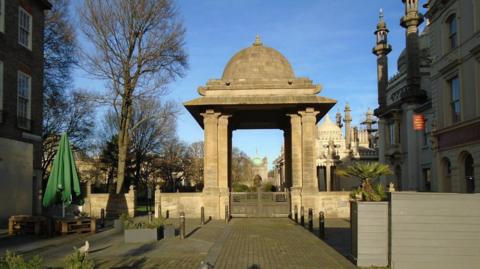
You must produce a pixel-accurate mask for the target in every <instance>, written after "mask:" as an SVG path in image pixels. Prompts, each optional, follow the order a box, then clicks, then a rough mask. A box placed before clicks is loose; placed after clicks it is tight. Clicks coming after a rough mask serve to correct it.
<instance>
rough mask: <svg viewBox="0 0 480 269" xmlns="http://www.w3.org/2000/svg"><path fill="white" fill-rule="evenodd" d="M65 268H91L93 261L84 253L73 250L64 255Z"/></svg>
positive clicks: (93, 266)
mask: <svg viewBox="0 0 480 269" xmlns="http://www.w3.org/2000/svg"><path fill="white" fill-rule="evenodd" d="M64 263H65V269H93V268H95V263H94V262H93V261H92V260H90V259H89V258H88V257H87V255H86V254H84V253H81V252H80V251H78V250H75V252H73V253H72V254H70V255H68V256H67V257H65V260H64Z"/></svg>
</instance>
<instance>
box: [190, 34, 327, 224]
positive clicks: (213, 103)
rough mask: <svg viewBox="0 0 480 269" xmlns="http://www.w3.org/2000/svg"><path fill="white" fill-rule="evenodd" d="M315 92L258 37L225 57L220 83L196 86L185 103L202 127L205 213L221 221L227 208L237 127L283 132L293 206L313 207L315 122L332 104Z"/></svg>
mask: <svg viewBox="0 0 480 269" xmlns="http://www.w3.org/2000/svg"><path fill="white" fill-rule="evenodd" d="M320 91H321V86H320V85H315V84H313V83H312V81H311V80H310V79H308V78H297V77H295V75H294V72H293V69H292V67H291V66H290V64H289V62H288V60H287V59H286V58H285V57H284V56H283V55H282V54H280V53H279V52H278V51H276V50H275V49H272V48H269V47H266V46H263V44H262V42H261V41H260V39H259V38H258V37H257V39H256V40H255V42H254V43H253V45H252V46H251V47H248V48H246V49H243V50H241V51H240V52H238V53H237V54H235V55H234V56H233V57H232V58H231V59H230V61H229V62H228V64H227V66H226V67H225V70H224V72H223V76H222V78H221V79H213V80H209V81H208V82H207V83H206V85H205V86H202V87H199V88H198V92H199V94H200V95H201V97H199V98H197V99H194V100H191V101H188V102H186V103H185V104H184V105H185V107H186V108H187V109H188V111H189V112H190V113H191V115H192V116H193V117H194V118H195V120H196V121H197V122H198V124H199V125H200V126H201V127H202V128H203V129H204V147H205V149H204V154H205V159H204V190H203V204H204V206H205V210H206V212H207V213H208V214H209V215H211V216H213V217H214V218H222V217H223V214H222V213H223V210H224V208H225V206H226V205H227V206H228V205H229V195H228V194H229V188H230V171H231V169H230V163H231V150H232V131H233V130H237V129H280V130H283V132H284V139H285V142H284V145H285V149H284V153H285V156H286V158H285V162H286V165H285V170H286V173H285V174H286V176H285V177H286V178H285V182H286V187H287V188H288V189H289V190H290V191H291V199H292V203H294V204H296V205H298V206H299V207H300V206H305V207H313V208H315V204H314V203H315V202H314V200H315V199H314V198H312V197H313V196H314V195H315V194H316V193H318V181H317V177H316V158H315V156H316V153H317V152H316V144H315V137H316V123H317V122H318V121H319V120H320V119H321V118H322V117H323V116H324V115H325V114H326V113H327V111H328V110H330V108H332V107H333V106H334V105H335V103H336V101H335V100H333V99H330V98H325V97H321V96H318V95H317V94H318V93H319V92H320ZM309 195H311V196H312V197H310V198H309Z"/></svg>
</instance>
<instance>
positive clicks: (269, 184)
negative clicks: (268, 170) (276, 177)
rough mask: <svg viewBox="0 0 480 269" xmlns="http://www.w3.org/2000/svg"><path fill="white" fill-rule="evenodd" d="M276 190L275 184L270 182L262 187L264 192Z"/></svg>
mask: <svg viewBox="0 0 480 269" xmlns="http://www.w3.org/2000/svg"><path fill="white" fill-rule="evenodd" d="M275 189H276V188H275V186H273V184H272V183H270V182H267V183H265V184H263V185H262V191H263V192H272V191H275Z"/></svg>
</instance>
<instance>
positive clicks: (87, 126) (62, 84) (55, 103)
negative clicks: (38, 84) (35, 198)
mask: <svg viewBox="0 0 480 269" xmlns="http://www.w3.org/2000/svg"><path fill="white" fill-rule="evenodd" d="M52 2H53V8H52V10H49V11H47V12H46V13H45V28H44V36H45V38H44V46H43V50H44V57H45V59H44V80H43V83H44V85H43V124H42V141H43V155H42V170H43V175H42V178H43V179H44V180H46V179H47V178H48V169H49V167H50V166H51V164H52V161H53V157H54V156H55V153H56V150H57V147H58V142H59V140H60V135H61V134H62V133H67V134H68V136H69V138H70V141H71V143H72V144H73V146H74V147H75V148H77V149H84V148H85V147H86V146H87V145H88V138H89V136H90V135H91V134H92V129H93V125H94V124H93V117H92V114H93V109H92V106H91V105H90V104H89V102H88V100H87V98H85V94H84V93H83V92H80V91H71V83H72V76H71V73H72V69H73V68H74V65H75V64H76V63H77V58H76V56H77V54H76V50H75V46H76V42H75V32H74V30H73V26H72V22H71V19H70V17H69V16H68V7H69V1H68V0H54V1H52Z"/></svg>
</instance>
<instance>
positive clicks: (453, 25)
mask: <svg viewBox="0 0 480 269" xmlns="http://www.w3.org/2000/svg"><path fill="white" fill-rule="evenodd" d="M447 24H448V41H449V45H450V49H454V48H456V47H457V17H456V15H455V14H453V15H451V16H450V17H448V19H447Z"/></svg>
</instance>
